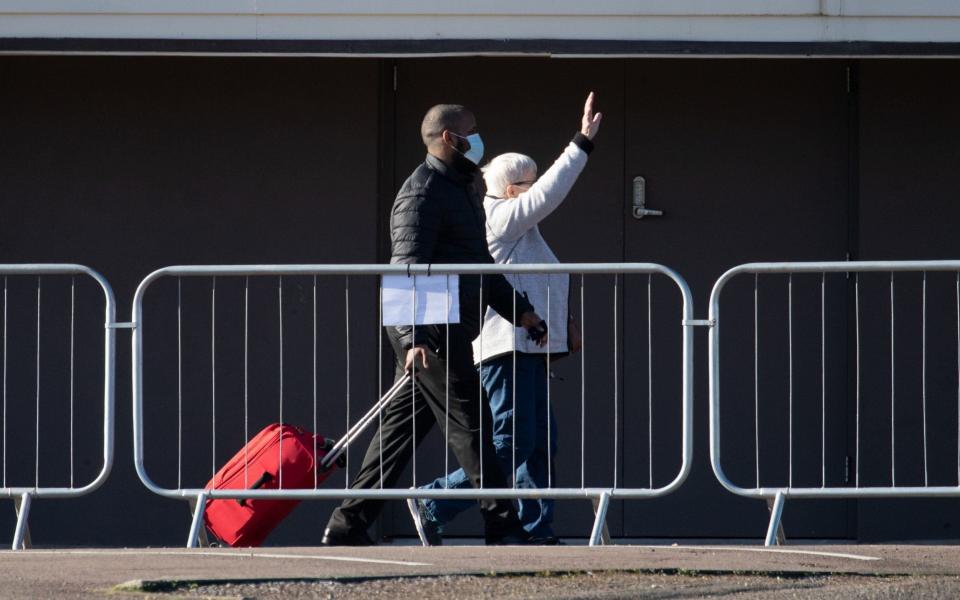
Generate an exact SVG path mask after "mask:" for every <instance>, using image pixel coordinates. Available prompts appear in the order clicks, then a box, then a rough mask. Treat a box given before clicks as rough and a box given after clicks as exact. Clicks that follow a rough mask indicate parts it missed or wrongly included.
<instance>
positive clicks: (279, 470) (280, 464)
mask: <svg viewBox="0 0 960 600" xmlns="http://www.w3.org/2000/svg"><path fill="white" fill-rule="evenodd" d="M277 321H278V325H279V328H280V336H279V337H280V339H279V342H280V344H279V346H280V348H279V354H280V356H279V360H278V362H279V366H280V377H279V379H280V423H281V424H283V276H282V275H281V276H280V277H278V278H277ZM281 442H283V430H282V429H281V430H278V431H277V443H278V445H277V447H278V450H279V452H278V453H277V488H278V489H283V444H282V443H281Z"/></svg>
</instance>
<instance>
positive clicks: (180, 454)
mask: <svg viewBox="0 0 960 600" xmlns="http://www.w3.org/2000/svg"><path fill="white" fill-rule="evenodd" d="M181 487H183V279H182V278H181V277H177V488H181Z"/></svg>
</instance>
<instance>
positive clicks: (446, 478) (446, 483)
mask: <svg viewBox="0 0 960 600" xmlns="http://www.w3.org/2000/svg"><path fill="white" fill-rule="evenodd" d="M446 277H447V294H446V312H444V315H445V319H446V327H445V328H444V335H445V336H446V346H445V348H446V353H447V360H446V363H445V364H446V366H445V371H446V373H445V375H444V382H443V383H444V387H443V397H444V411H443V415H444V424H443V437H444V440H443V442H444V444H443V487H444V488H449V487H450V275H447V276H446ZM513 314H514V322H516V314H517V296H516V294H514V296H513ZM481 327H483V325H482V324H481ZM480 352H483V348H481V349H480ZM514 462H516V459H514Z"/></svg>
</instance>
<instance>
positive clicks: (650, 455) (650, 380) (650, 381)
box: [647, 275, 653, 489]
mask: <svg viewBox="0 0 960 600" xmlns="http://www.w3.org/2000/svg"><path fill="white" fill-rule="evenodd" d="M652 282H653V275H647V462H648V466H647V476H648V477H647V479H648V483H647V485H648V486H649V487H650V489H653V290H652Z"/></svg>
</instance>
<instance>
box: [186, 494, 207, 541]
mask: <svg viewBox="0 0 960 600" xmlns="http://www.w3.org/2000/svg"><path fill="white" fill-rule="evenodd" d="M194 502H195V503H196V504H195V505H194V506H193V522H192V523H191V524H190V537H188V538H187V548H196V547H197V546H198V542H199V539H200V535H201V533H204V537H205V532H203V531H202V530H203V510H204V508H206V506H207V495H206V494H198V495H197V499H196V500H191V503H194Z"/></svg>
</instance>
